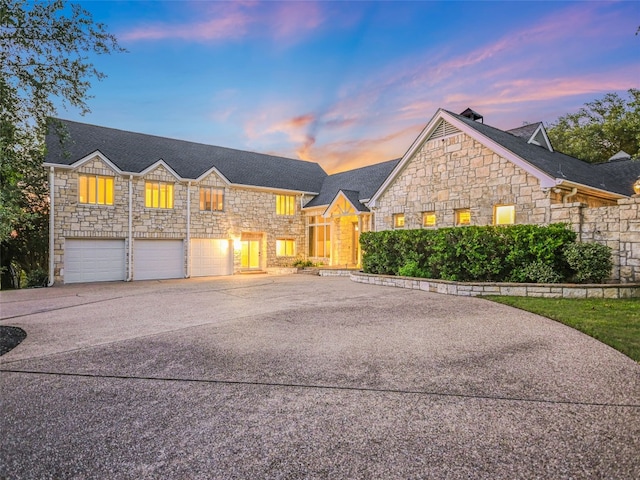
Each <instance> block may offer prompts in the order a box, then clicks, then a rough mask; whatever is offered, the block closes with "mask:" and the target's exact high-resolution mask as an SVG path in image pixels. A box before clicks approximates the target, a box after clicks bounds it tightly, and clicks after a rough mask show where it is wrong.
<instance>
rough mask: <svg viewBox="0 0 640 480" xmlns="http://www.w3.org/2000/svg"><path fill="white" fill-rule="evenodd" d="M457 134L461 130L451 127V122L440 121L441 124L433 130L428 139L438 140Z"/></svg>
mask: <svg viewBox="0 0 640 480" xmlns="http://www.w3.org/2000/svg"><path fill="white" fill-rule="evenodd" d="M456 133H460V130H459V129H457V128H456V127H454V126H453V125H451V124H450V123H449V122H445V121H444V120H440V123H438V125H437V126H436V128H434V129H433V132H432V133H431V135H430V136H429V138H428V139H427V141H429V140H434V139H436V138H443V137H448V136H449V135H455V134H456Z"/></svg>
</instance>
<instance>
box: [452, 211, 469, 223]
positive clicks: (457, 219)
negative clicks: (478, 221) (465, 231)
mask: <svg viewBox="0 0 640 480" xmlns="http://www.w3.org/2000/svg"><path fill="white" fill-rule="evenodd" d="M453 212H454V214H453V217H454V223H455V226H456V227H466V226H469V225H471V209H470V208H456V209H455V210H454V211H453ZM463 214H468V216H469V220H468V221H466V222H463V221H462V218H461V215H463Z"/></svg>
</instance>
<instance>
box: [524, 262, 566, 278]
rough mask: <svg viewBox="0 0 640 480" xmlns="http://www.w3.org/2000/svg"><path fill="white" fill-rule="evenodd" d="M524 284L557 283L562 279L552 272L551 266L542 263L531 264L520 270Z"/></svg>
mask: <svg viewBox="0 0 640 480" xmlns="http://www.w3.org/2000/svg"><path fill="white" fill-rule="evenodd" d="M522 277H523V278H524V280H523V281H524V282H532V283H559V282H560V281H562V277H561V276H560V274H558V273H557V272H556V271H554V270H553V267H552V266H551V265H547V264H546V263H542V262H533V263H530V264H529V265H527V266H525V267H524V268H523V269H522Z"/></svg>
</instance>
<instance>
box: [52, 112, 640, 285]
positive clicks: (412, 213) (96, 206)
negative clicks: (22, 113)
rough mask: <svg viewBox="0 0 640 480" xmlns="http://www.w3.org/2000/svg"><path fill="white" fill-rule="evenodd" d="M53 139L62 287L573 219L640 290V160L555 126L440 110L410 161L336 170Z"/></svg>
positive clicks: (355, 251) (337, 260) (201, 149)
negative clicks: (573, 148) (373, 234)
mask: <svg viewBox="0 0 640 480" xmlns="http://www.w3.org/2000/svg"><path fill="white" fill-rule="evenodd" d="M59 122H60V123H61V124H62V126H63V131H64V132H66V133H65V135H63V137H64V138H63V139H62V140H61V139H60V138H59V137H58V135H56V134H55V131H54V130H53V129H52V133H51V134H50V135H49V136H48V137H47V147H48V151H47V156H46V159H45V167H46V168H48V170H49V183H50V189H51V207H52V208H51V218H50V232H51V234H50V251H51V255H50V271H51V273H50V278H51V279H54V280H55V281H59V282H64V283H72V282H86V281H106V280H142V279H161V278H182V277H190V276H208V275H230V274H234V273H239V272H251V271H268V270H273V269H279V268H282V267H288V266H291V265H292V264H293V262H294V261H296V260H297V259H311V260H313V261H314V262H322V263H324V264H325V265H329V266H334V267H355V266H358V265H359V264H360V249H359V242H358V240H359V235H360V233H361V232H363V231H370V230H384V229H390V228H439V227H443V226H454V225H460V226H463V225H470V224H473V225H491V224H497V225H500V224H510V223H536V224H545V223H550V222H556V221H566V222H569V223H571V224H572V225H573V227H574V228H575V229H576V231H578V232H579V233H580V236H581V238H583V239H585V240H587V239H588V240H595V241H602V242H606V243H607V244H609V245H610V246H612V248H613V249H614V252H615V259H616V270H615V272H614V275H613V277H614V279H620V280H622V281H627V282H630V281H640V238H639V236H640V214H639V207H640V201H639V200H638V199H637V198H632V195H633V183H634V181H635V179H636V178H637V177H638V175H640V162H638V161H633V160H630V159H623V160H619V161H615V162H609V163H606V164H603V165H590V164H587V163H585V162H582V161H580V160H578V159H575V158H572V157H569V156H567V155H563V154H561V153H559V152H555V151H554V150H553V148H552V146H551V144H550V142H549V139H548V137H547V135H546V132H545V130H544V127H543V126H542V124H534V125H526V126H524V127H521V128H518V129H514V130H510V131H506V132H505V131H501V130H498V129H495V128H493V127H490V126H488V125H485V124H484V123H483V119H482V117H481V116H480V115H478V114H477V113H476V112H473V111H472V110H470V109H468V110H467V111H465V112H463V113H462V114H461V115H456V114H453V113H451V112H448V111H446V110H438V112H436V114H435V115H434V117H433V118H432V119H431V121H430V122H429V123H428V124H427V126H426V127H425V129H424V130H423V131H422V133H421V134H420V135H419V136H418V138H417V139H416V140H415V141H414V143H413V144H412V145H411V147H410V148H409V150H408V151H407V153H406V154H405V155H404V156H403V157H402V158H401V159H396V160H391V161H388V162H383V163H379V164H376V165H371V166H367V167H363V168H358V169H354V170H350V171H347V172H342V173H337V174H334V175H327V174H326V172H324V170H323V169H322V168H321V167H320V166H319V165H318V164H317V163H313V162H305V161H300V160H293V159H287V158H282V157H276V156H271V155H263V154H258V153H253V152H244V151H239V150H233V149H227V148H223V147H216V146H210V145H202V144H198V143H193V142H185V141H181V140H173V139H167V138H162V137H156V136H151V135H143V134H139V133H132V132H126V131H122V130H116V129H111V128H105V127H98V126H93V125H87V124H83V123H77V122H70V121H64V120H61V121H59Z"/></svg>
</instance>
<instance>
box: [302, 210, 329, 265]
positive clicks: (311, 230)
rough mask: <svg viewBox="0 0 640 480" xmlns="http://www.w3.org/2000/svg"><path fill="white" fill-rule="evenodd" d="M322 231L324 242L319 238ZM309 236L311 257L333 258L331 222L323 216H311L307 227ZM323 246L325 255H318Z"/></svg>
mask: <svg viewBox="0 0 640 480" xmlns="http://www.w3.org/2000/svg"><path fill="white" fill-rule="evenodd" d="M320 231H322V240H320V239H319V238H318V237H319V236H320V235H319V234H318V233H319V232H320ZM307 234H308V239H309V256H310V257H313V258H331V220H330V219H328V218H325V217H323V216H322V215H312V216H309V223H308V225H307ZM320 245H321V246H322V248H321V249H322V253H323V255H318V253H319V250H320V248H318V247H319V246H320Z"/></svg>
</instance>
